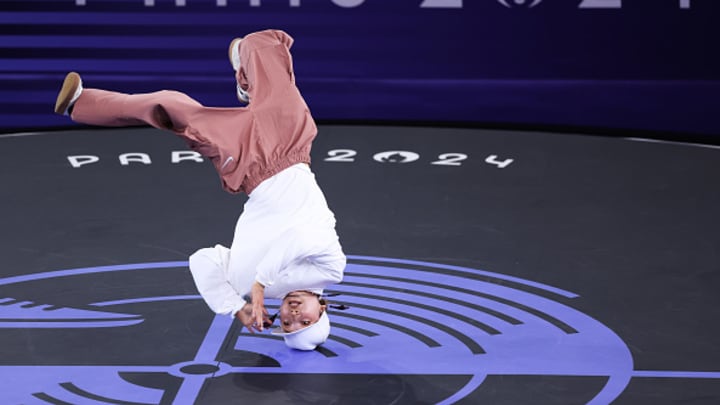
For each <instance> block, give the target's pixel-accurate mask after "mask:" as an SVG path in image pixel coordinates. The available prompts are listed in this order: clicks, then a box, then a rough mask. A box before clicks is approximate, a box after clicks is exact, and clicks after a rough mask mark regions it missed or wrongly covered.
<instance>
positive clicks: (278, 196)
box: [55, 30, 346, 350]
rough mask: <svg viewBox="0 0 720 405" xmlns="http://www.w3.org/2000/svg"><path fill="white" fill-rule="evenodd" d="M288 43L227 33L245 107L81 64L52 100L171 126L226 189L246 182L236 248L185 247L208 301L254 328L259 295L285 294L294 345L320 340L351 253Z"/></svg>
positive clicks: (285, 327) (80, 110)
mask: <svg viewBox="0 0 720 405" xmlns="http://www.w3.org/2000/svg"><path fill="white" fill-rule="evenodd" d="M292 43H293V39H292V38H291V37H290V36H289V35H288V34H287V33H285V32H283V31H280V30H265V31H260V32H254V33H251V34H249V35H247V36H245V37H244V38H236V39H234V40H232V41H231V42H230V47H229V51H228V54H229V58H230V62H231V64H232V67H233V69H234V70H235V78H236V81H237V96H238V99H239V100H240V101H241V102H243V103H245V104H247V105H246V106H244V107H234V108H214V107H205V106H203V105H201V104H200V103H199V102H197V101H195V100H194V99H192V98H190V97H189V96H187V95H186V94H183V93H181V92H177V91H170V90H162V91H158V92H154V93H146V94H123V93H118V92H113V91H107V90H100V89H91V88H83V86H82V80H81V78H80V75H79V74H77V73H75V72H70V73H68V74H67V76H66V77H65V80H64V82H63V85H62V88H61V89H60V92H59V94H58V97H57V101H56V104H55V112H56V113H58V114H65V115H69V116H70V117H71V118H72V120H74V121H75V122H78V123H83V124H89V125H99V126H130V125H147V124H149V125H152V126H153V127H155V128H160V129H163V130H167V131H171V132H173V133H175V134H176V135H178V136H180V137H181V138H183V139H184V140H185V141H186V142H187V144H188V146H189V147H190V148H191V149H193V150H195V151H197V152H199V153H200V154H201V155H203V156H204V157H206V158H207V159H209V160H210V161H211V162H212V164H213V166H214V167H215V169H216V170H217V172H218V175H219V177H220V179H221V181H222V186H223V188H224V189H225V190H226V191H228V192H230V193H245V194H247V195H248V199H247V202H246V203H245V205H244V207H243V211H242V213H241V215H240V217H239V218H238V220H237V223H236V225H235V232H234V236H233V241H232V244H231V246H230V248H227V247H225V246H222V245H216V246H214V247H211V248H203V249H200V250H198V251H197V252H195V253H194V254H192V255H191V256H190V259H189V263H190V271H191V273H192V277H193V279H194V281H195V285H196V286H197V288H198V291H199V292H200V294H201V295H202V297H203V299H204V300H205V302H206V303H207V305H208V306H209V307H210V309H212V310H213V311H214V312H215V313H218V314H228V315H231V316H233V317H236V318H237V319H238V320H239V321H240V322H241V323H242V324H243V325H244V326H246V327H247V328H248V330H249V331H250V332H252V333H255V332H260V331H263V330H264V328H269V327H270V325H271V324H272V322H273V321H274V319H275V316H273V317H270V316H269V313H268V311H267V310H266V308H265V304H264V299H265V298H266V297H267V298H277V299H282V304H281V306H280V310H279V312H278V315H279V317H280V327H279V328H276V329H274V330H273V332H272V333H275V334H279V335H282V336H283V338H284V340H285V343H286V344H287V345H288V346H289V347H292V348H294V349H299V350H313V349H315V348H316V347H317V346H318V345H320V344H322V343H323V342H325V340H326V339H327V337H328V335H329V333H330V321H329V318H328V315H327V306H326V305H325V303H324V301H323V300H322V299H321V298H320V297H321V294H322V293H323V289H324V288H326V287H327V286H329V285H332V284H334V283H339V282H340V281H341V280H342V277H343V271H344V268H345V263H346V257H345V255H344V253H343V251H342V248H341V246H340V243H339V239H338V236H337V233H336V232H335V216H334V214H333V212H332V211H331V210H330V209H329V208H328V204H327V202H326V200H325V196H324V195H323V192H322V191H321V189H320V187H319V186H318V184H317V182H316V180H315V176H314V174H313V173H312V171H311V170H310V167H309V163H310V148H311V144H312V141H313V139H314V138H315V136H316V134H317V127H316V125H315V122H314V121H313V118H312V116H311V115H310V111H309V109H308V107H307V105H306V104H305V101H304V99H303V98H302V96H301V94H300V92H299V90H298V88H297V87H296V86H295V76H294V72H293V64H292V56H291V54H290V47H291V46H292ZM276 316H277V315H276Z"/></svg>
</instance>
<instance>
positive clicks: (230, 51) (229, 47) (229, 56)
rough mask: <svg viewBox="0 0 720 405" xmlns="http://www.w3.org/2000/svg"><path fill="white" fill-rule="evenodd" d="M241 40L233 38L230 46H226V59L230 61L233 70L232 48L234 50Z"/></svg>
mask: <svg viewBox="0 0 720 405" xmlns="http://www.w3.org/2000/svg"><path fill="white" fill-rule="evenodd" d="M241 40H242V38H235V39H233V40H232V41H230V46H228V59H229V60H230V66H232V67H233V69H235V66H234V65H233V57H232V53H233V48H236V47H237V44H238V43H239V42H240V41H241Z"/></svg>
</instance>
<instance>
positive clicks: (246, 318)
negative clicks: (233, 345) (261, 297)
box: [235, 303, 262, 333]
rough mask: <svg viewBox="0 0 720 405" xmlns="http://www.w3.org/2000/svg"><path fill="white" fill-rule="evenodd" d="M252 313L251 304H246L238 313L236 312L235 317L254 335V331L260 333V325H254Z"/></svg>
mask: <svg viewBox="0 0 720 405" xmlns="http://www.w3.org/2000/svg"><path fill="white" fill-rule="evenodd" d="M252 312H253V306H252V304H250V303H247V304H245V305H244V306H243V308H242V309H241V310H240V311H237V313H236V314H235V317H236V318H237V319H238V320H239V321H240V323H242V324H243V325H244V326H245V327H246V328H247V329H248V331H250V333H255V331H258V332H260V331H262V324H260V326H259V327H258V325H257V324H255V318H253V316H252Z"/></svg>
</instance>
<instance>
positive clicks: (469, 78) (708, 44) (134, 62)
mask: <svg viewBox="0 0 720 405" xmlns="http://www.w3.org/2000/svg"><path fill="white" fill-rule="evenodd" d="M185 3H186V4H185V6H176V5H175V2H174V1H172V0H156V1H155V5H154V6H152V7H148V6H144V3H143V0H113V1H111V0H86V5H84V6H77V5H75V1H73V0H55V1H41V0H31V1H27V0H25V1H3V2H0V96H2V97H0V107H2V108H0V130H4V131H6V132H7V131H21V130H27V129H35V128H54V127H62V126H69V125H71V124H70V122H69V121H68V120H67V119H64V118H62V117H56V116H53V115H52V114H51V111H52V106H53V103H54V100H55V95H56V93H57V90H58V89H59V87H60V83H61V81H62V78H63V77H64V75H65V73H66V72H67V71H70V70H76V71H78V72H80V73H81V74H82V75H83V78H84V80H85V85H86V86H87V87H100V88H107V89H111V90H118V91H125V92H145V91H153V90H159V89H164V88H172V89H178V90H182V91H185V92H187V93H189V94H190V95H191V96H193V97H195V98H197V99H198V100H200V101H201V102H203V103H205V104H208V105H235V104H236V103H237V101H236V100H235V96H234V79H233V75H232V71H231V68H230V65H229V63H228V61H227V56H226V55H227V45H228V43H229V41H230V40H231V39H232V38H234V37H236V36H242V35H244V34H246V33H249V32H251V31H255V30H260V29H266V28H279V29H284V30H286V31H287V32H289V33H290V34H291V35H293V36H294V37H295V39H296V44H295V46H294V48H293V52H294V56H295V67H296V71H297V77H298V85H299V86H300V88H301V90H302V91H303V94H304V95H305V97H306V98H307V100H308V103H309V105H310V107H311V109H312V111H313V113H314V115H315V117H316V118H317V119H318V120H319V121H321V122H325V123H336V122H346V123H347V122H374V121H384V122H388V121H390V122H396V123H398V122H400V123H418V122H435V123H442V124H445V125H450V124H458V123H459V124H461V125H466V126H467V125H473V126H485V127H489V126H492V127H515V128H526V129H537V128H553V129H563V130H574V131H575V132H577V130H582V131H585V132H587V131H594V133H599V131H607V132H608V133H617V132H618V131H619V133H622V134H643V135H648V134H649V135H652V136H662V137H673V138H675V139H684V140H702V141H710V142H715V141H716V139H717V138H716V136H717V135H718V134H720V125H719V124H718V121H717V119H716V116H717V114H718V113H720V108H719V103H718V101H717V96H716V95H717V94H718V92H719V91H720V86H719V85H718V83H719V82H718V80H719V78H720V77H719V75H720V58H719V57H718V53H717V42H718V39H719V38H720V25H719V24H717V23H716V20H717V18H718V16H720V13H718V12H719V11H720V4H719V3H718V2H717V1H715V0H692V1H691V2H690V5H691V8H689V9H682V8H680V1H679V0H643V1H641V0H632V1H630V0H625V1H622V8H621V9H608V8H605V9H588V8H579V5H580V4H581V0H543V1H542V2H540V3H538V4H537V5H536V6H535V7H532V8H530V7H529V5H530V4H532V3H531V2H530V1H525V2H524V5H518V4H516V2H515V1H514V0H508V1H506V3H507V4H508V5H512V7H505V6H503V5H502V4H501V2H500V1H499V0H465V1H454V3H460V4H462V8H427V7H420V5H421V4H423V1H422V0H394V1H384V0H365V1H364V2H362V1H361V2H359V5H358V6H357V7H341V6H338V5H337V4H336V2H333V1H331V0H316V1H309V0H305V1H302V2H296V3H294V4H298V3H299V6H296V7H294V6H291V4H293V3H291V1H290V0H282V1H281V0H263V1H260V2H258V3H259V6H251V2H250V0H228V1H227V2H226V3H227V5H226V6H224V7H219V6H217V5H216V4H217V3H216V1H214V0H212V1H211V0H185Z"/></svg>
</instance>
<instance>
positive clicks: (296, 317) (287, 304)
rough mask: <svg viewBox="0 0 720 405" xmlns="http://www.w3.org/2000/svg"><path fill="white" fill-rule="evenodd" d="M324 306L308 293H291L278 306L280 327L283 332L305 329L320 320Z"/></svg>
mask: <svg viewBox="0 0 720 405" xmlns="http://www.w3.org/2000/svg"><path fill="white" fill-rule="evenodd" d="M324 310H325V305H322V304H320V299H319V298H318V296H317V295H315V294H313V293H311V292H308V291H293V292H291V293H290V294H288V295H286V296H285V298H284V299H283V302H282V304H281V305H280V326H281V327H282V330H283V331H284V332H294V331H296V330H299V329H302V328H306V327H308V326H310V325H312V324H314V323H315V322H317V321H318V319H320V315H321V314H322V312H323V311H324Z"/></svg>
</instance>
